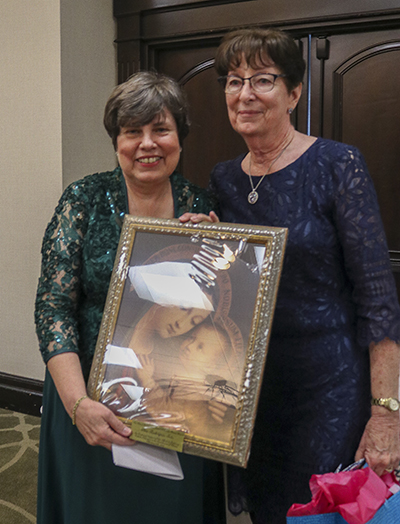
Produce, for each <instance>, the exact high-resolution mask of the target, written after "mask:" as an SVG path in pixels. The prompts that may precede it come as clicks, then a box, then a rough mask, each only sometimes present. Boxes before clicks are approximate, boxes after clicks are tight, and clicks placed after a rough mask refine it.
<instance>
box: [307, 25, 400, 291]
mask: <svg viewBox="0 0 400 524" xmlns="http://www.w3.org/2000/svg"><path fill="white" fill-rule="evenodd" d="M328 40H329V58H328V59H327V60H326V61H325V64H324V65H323V64H322V63H321V62H319V63H317V62H316V61H315V59H314V62H313V86H314V88H315V89H314V91H315V92H316V93H318V95H317V96H315V99H314V104H313V119H312V127H311V129H312V132H313V133H315V134H317V133H318V131H321V129H319V123H320V121H321V119H320V114H317V113H318V111H317V107H318V108H319V109H320V110H321V107H320V106H319V103H318V102H319V96H320V95H321V93H323V98H324V104H323V109H322V111H323V112H322V117H323V123H324V125H323V130H322V133H323V135H324V136H325V137H327V138H332V139H334V140H338V141H340V142H344V143H347V144H351V145H355V146H357V147H358V148H359V149H360V150H361V152H362V153H363V155H364V156H365V158H366V161H367V165H368V168H369V171H370V173H371V176H372V179H373V181H374V184H375V188H376V191H377V194H378V200H379V205H380V208H381V215H382V220H383V223H384V227H385V231H386V235H387V239H388V245H389V252H390V258H391V261H392V267H393V271H394V273H395V278H396V282H397V286H398V290H399V292H400V272H399V271H400V227H399V222H400V220H399V217H400V210H399V198H400V147H399V145H400V89H399V87H400V31H399V30H398V29H396V30H386V31H366V32H363V33H356V34H346V35H343V34H342V35H332V36H330V37H329V38H328ZM316 43H317V42H315V47H316ZM321 67H324V68H325V74H324V83H323V85H318V81H319V80H320V78H321V74H320V71H318V72H317V70H318V69H319V70H320V68H321Z"/></svg>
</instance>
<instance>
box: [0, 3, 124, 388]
mask: <svg viewBox="0 0 400 524" xmlns="http://www.w3.org/2000/svg"><path fill="white" fill-rule="evenodd" d="M82 4H83V5H82ZM114 38H115V24H114V20H113V17H112V0H85V1H84V2H82V1H81V0H61V1H60V0H46V1H43V0H1V16H0V115H1V117H0V122H1V125H0V151H1V155H0V184H1V186H0V188H1V189H0V224H1V226H0V282H1V285H0V290H1V301H0V372H4V373H11V374H14V375H19V376H25V377H31V378H39V379H41V378H42V377H43V373H44V367H43V364H42V361H41V358H40V355H39V352H38V350H37V340H36V336H35V332H34V323H33V302H34V297H35V289H36V283H37V278H38V274H39V264H40V244H41V238H42V236H43V231H44V228H45V226H46V224H47V222H48V220H49V219H50V217H51V214H52V212H53V209H54V207H55V205H56V203H57V199H58V197H59V195H60V193H61V190H62V188H63V187H65V185H66V184H67V183H69V182H70V181H72V180H74V179H77V178H80V177H81V176H83V175H84V174H87V173H90V172H94V171H97V170H103V169H108V168H110V167H113V166H114V165H115V159H114V154H113V151H112V147H111V145H110V141H109V139H108V137H107V135H106V133H105V131H103V129H102V123H101V121H102V111H103V108H104V104H105V100H106V99H107V96H108V94H109V92H110V90H111V88H112V86H113V85H114V83H115V81H116V73H115V50H114V45H113V40H114Z"/></svg>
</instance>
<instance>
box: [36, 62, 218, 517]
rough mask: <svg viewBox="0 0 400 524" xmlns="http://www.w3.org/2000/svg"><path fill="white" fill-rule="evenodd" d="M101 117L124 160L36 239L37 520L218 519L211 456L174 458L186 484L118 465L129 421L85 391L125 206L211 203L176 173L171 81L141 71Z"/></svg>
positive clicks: (181, 129)
mask: <svg viewBox="0 0 400 524" xmlns="http://www.w3.org/2000/svg"><path fill="white" fill-rule="evenodd" d="M104 124H105V127H106V129H107V132H108V134H109V135H110V137H111V138H112V142H113V145H114V148H115V151H116V154H117V157H118V161H119V167H117V168H116V169H115V170H114V171H112V172H104V173H97V174H94V175H90V176H87V177H85V178H84V179H82V180H80V181H78V182H75V183H73V184H71V185H70V186H69V187H68V188H67V189H66V190H65V192H64V194H63V195H62V197H61V199H60V202H59V204H58V206H57V208H56V210H55V213H54V216H53V218H52V220H51V221H50V223H49V225H48V227H47V230H46V233H45V236H44V241H43V247H42V256H43V260H42V272H41V276H40V280H39V287H38V292H37V299H36V311H35V320H36V326H37V334H38V338H39V343H40V349H41V352H42V355H43V359H44V361H45V363H46V366H47V370H46V379H45V387H44V395H43V416H42V426H41V441H40V456H39V483H38V484H39V487H38V520H37V522H38V524H80V523H82V524H83V523H84V524H92V523H93V524H94V523H96V524H102V523H104V524H106V523H107V524H111V523H114V522H123V521H128V519H129V522H132V523H138V524H147V523H151V524H163V523H165V524H167V523H168V524H187V523H188V522H190V523H191V524H196V523H198V524H203V523H212V524H214V523H215V524H219V523H221V522H224V509H223V501H222V500H221V497H222V494H223V488H222V487H221V474H220V473H221V472H220V468H219V466H218V465H217V463H213V462H208V461H205V460H202V459H200V458H198V457H192V456H189V455H181V456H180V460H181V465H182V469H183V472H184V475H185V479H184V480H183V481H173V480H167V479H163V478H160V477H156V476H153V475H149V474H146V473H139V472H136V471H132V470H128V469H125V468H120V467H116V466H114V464H113V462H112V455H111V452H110V449H111V446H112V444H119V445H127V446H128V445H131V444H132V441H131V440H130V439H129V435H130V429H128V428H127V427H126V426H125V425H124V424H123V423H122V422H121V421H120V420H119V419H118V418H117V417H116V416H115V415H114V414H113V413H112V412H111V411H110V410H109V409H108V408H107V407H106V406H104V405H102V404H100V403H98V402H95V401H93V400H91V399H89V398H87V396H86V381H87V377H88V374H89V370H90V365H91V361H92V358H93V353H94V350H95V344H96V338H97V334H98V331H99V327H100V322H101V316H102V312H103V308H104V304H105V300H106V294H107V289H108V285H109V281H110V276H111V272H112V267H113V262H114V258H115V254H116V250H117V245H118V241H119V236H120V231H121V223H122V219H123V216H124V214H125V213H130V214H133V215H137V216H148V217H157V218H173V217H178V216H180V215H181V214H182V213H184V212H186V211H189V212H202V213H209V212H210V211H211V210H212V207H213V204H212V202H211V201H210V200H209V199H208V197H207V195H206V193H205V192H204V191H203V190H202V189H200V188H198V187H196V186H194V185H193V184H191V183H190V182H188V181H187V180H185V179H184V178H183V177H182V176H181V175H180V174H179V173H177V172H176V171H175V169H176V166H177V164H178V161H179V156H180V150H181V143H182V140H183V139H184V138H185V136H186V135H187V132H188V117H187V110H186V104H185V100H184V97H183V94H182V92H181V90H180V88H179V86H178V85H177V84H176V83H175V82H174V81H173V80H172V79H170V78H168V77H165V76H163V75H158V74H156V73H150V72H140V73H136V74H135V75H133V76H132V77H131V78H130V79H129V80H128V81H127V82H125V83H124V84H121V85H120V86H117V87H116V88H115V89H114V91H113V92H112V94H111V96H110V98H109V100H108V102H107V105H106V109H105V117H104ZM73 422H75V424H73Z"/></svg>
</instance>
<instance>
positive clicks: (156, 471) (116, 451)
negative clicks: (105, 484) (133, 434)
mask: <svg viewBox="0 0 400 524" xmlns="http://www.w3.org/2000/svg"><path fill="white" fill-rule="evenodd" d="M112 454H113V461H114V464H115V465H116V466H120V467H123V468H129V469H134V470H136V471H142V472H144V473H150V474H151V475H157V476H158V477H164V478H166V479H170V480H183V478H184V475H183V471H182V468H181V465H180V462H179V457H178V453H177V452H176V451H172V450H170V449H164V448H158V447H156V446H150V445H149V444H143V443H142V442H136V444H135V445H134V446H117V445H115V444H113V445H112Z"/></svg>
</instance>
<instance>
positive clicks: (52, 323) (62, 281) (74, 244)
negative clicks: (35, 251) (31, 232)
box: [35, 185, 86, 362]
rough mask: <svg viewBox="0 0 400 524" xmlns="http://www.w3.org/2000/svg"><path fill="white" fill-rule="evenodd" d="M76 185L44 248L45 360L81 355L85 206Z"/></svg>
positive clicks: (41, 319)
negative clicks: (79, 323)
mask: <svg viewBox="0 0 400 524" xmlns="http://www.w3.org/2000/svg"><path fill="white" fill-rule="evenodd" d="M80 193H81V192H80V191H79V188H78V186H77V185H72V186H70V187H69V188H68V189H67V190H66V191H65V193H64V194H63V196H62V197H61V199H60V202H59V204H58V206H57V208H56V210H55V213H54V215H53V218H52V220H51V221H50V223H49V225H48V226H47V229H46V232H45V235H44V239H43V245H42V268H41V276H40V278H39V285H38V290H37V296H36V307H35V323H36V333H37V336H38V339H39V345H40V351H41V353H42V357H43V360H44V361H45V362H47V361H48V360H49V359H50V358H51V357H52V356H54V355H55V354H58V353H64V352H71V351H72V352H75V353H77V352H78V331H77V308H78V301H79V294H80V273H81V260H82V253H81V252H82V242H83V238H84V229H85V227H86V226H85V202H84V197H83V196H82V195H80Z"/></svg>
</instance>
